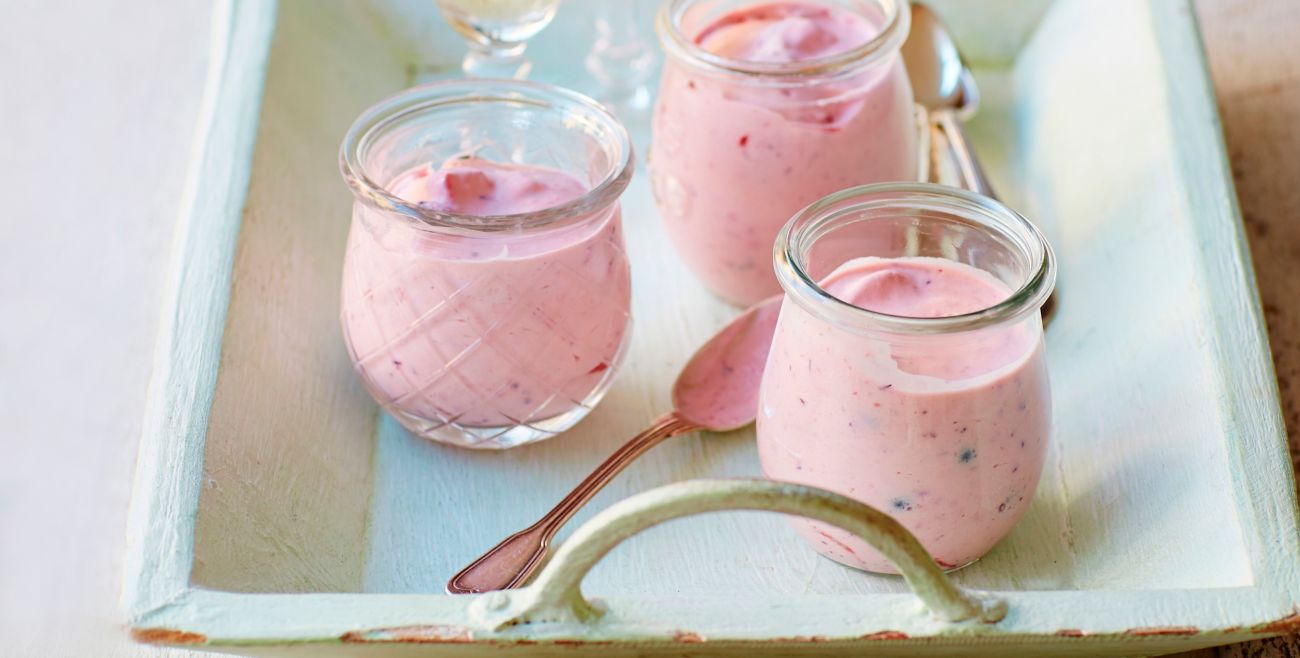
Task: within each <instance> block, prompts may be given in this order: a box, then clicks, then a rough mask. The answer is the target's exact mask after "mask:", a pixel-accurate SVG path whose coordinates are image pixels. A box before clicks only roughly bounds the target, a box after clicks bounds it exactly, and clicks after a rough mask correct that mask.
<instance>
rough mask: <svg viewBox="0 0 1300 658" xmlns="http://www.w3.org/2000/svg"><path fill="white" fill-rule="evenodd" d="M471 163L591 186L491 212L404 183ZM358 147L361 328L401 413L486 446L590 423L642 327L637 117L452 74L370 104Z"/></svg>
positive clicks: (350, 264)
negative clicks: (634, 313) (455, 207)
mask: <svg viewBox="0 0 1300 658" xmlns="http://www.w3.org/2000/svg"><path fill="white" fill-rule="evenodd" d="M469 158H474V159H476V160H475V161H480V162H481V161H488V162H493V163H500V164H501V165H503V166H505V167H510V168H512V170H515V171H527V170H534V171H538V170H542V169H544V170H545V171H549V172H550V173H551V174H556V175H567V176H568V177H571V178H572V179H576V180H577V181H578V182H580V183H581V184H582V185H583V187H584V189H586V193H585V194H583V195H582V196H580V197H578V198H576V199H573V200H571V201H568V202H565V203H561V204H560V205H556V206H553V207H546V208H542V209H539V210H535V211H532V212H525V213H519V214H504V215H494V216H474V215H465V214H456V213H452V212H443V211H439V210H437V209H436V208H435V207H431V206H430V205H429V204H426V203H411V202H408V201H407V200H404V199H402V198H400V197H398V196H396V195H394V194H393V193H391V191H390V189H391V188H392V187H393V185H392V184H393V182H394V181H395V180H397V179H398V178H399V177H401V176H403V175H404V174H405V175H409V172H411V171H412V170H413V169H414V168H418V167H420V166H423V165H429V164H432V165H433V166H434V167H435V168H436V167H437V166H438V163H446V162H456V161H457V160H458V159H469ZM340 159H341V167H342V171H343V177H344V179H345V180H346V181H347V183H348V185H349V186H350V187H351V189H352V192H353V194H354V195H355V197H356V200H355V203H354V205H353V214H352V228H351V232H350V234H349V237H348V245H347V254H346V256H345V263H344V271H343V295H342V323H343V330H344V337H345V340H346V342H347V347H348V350H349V353H350V355H351V357H352V361H353V363H354V365H355V366H356V370H357V372H358V373H359V374H360V375H361V378H362V380H363V381H364V382H365V385H366V388H367V389H368V390H369V391H370V393H371V395H373V396H374V398H375V400H377V401H378V402H379V404H380V405H381V406H382V407H383V408H384V410H386V411H387V412H388V413H390V414H391V415H392V416H393V417H394V418H396V419H397V420H398V421H399V422H400V423H401V424H402V425H404V426H405V427H406V428H407V429H409V430H410V431H411V432H413V433H415V434H417V435H419V436H421V437H424V438H427V439H431V440H434V441H441V442H445V443H451V444H455V445H460V446H466V447H472V448H508V447H512V446H516V445H520V444H524V443H529V442H533V441H537V440H541V439H544V438H547V437H550V436H554V435H555V434H557V433H559V432H562V431H564V430H566V429H568V428H569V427H571V426H573V425H574V424H575V423H577V422H578V421H579V420H581V419H582V418H583V417H584V416H585V415H586V414H587V413H588V412H589V411H590V410H591V409H592V407H593V406H594V405H595V404H596V403H597V402H598V401H599V400H600V398H601V396H603V395H604V393H605V392H606V391H607V390H608V389H609V386H610V383H611V380H612V378H613V377H614V374H615V372H616V371H617V370H618V367H619V364H620V362H621V361H622V359H623V355H624V352H625V347H626V345H627V342H628V335H629V329H630V322H631V315H630V312H629V311H630V301H631V281H630V272H629V267H628V260H627V254H626V250H625V248H624V242H623V231H622V219H621V215H620V212H619V205H618V198H619V195H620V194H622V192H623V190H624V189H625V188H626V187H627V184H628V181H629V180H630V179H631V177H632V147H631V144H630V142H629V141H628V136H627V132H626V131H625V130H624V129H623V127H622V125H620V124H619V122H618V121H617V120H616V119H615V118H614V117H613V116H612V115H611V114H610V113H609V112H607V111H606V110H605V109H603V108H602V107H601V106H600V105H599V104H597V103H595V102H594V101H592V100H590V99H588V98H586V97H584V96H581V95H579V94H577V93H574V92H571V91H567V90H564V89H560V88H557V87H554V86H550V85H544V84H540V83H530V82H523V81H487V80H470V81H455V82H445V83H438V84H433V85H427V86H423V87H417V88H414V89H411V90H409V91H406V92H403V93H401V94H399V95H397V96H394V97H392V98H389V99H388V100H385V101H383V102H381V103H379V104H377V105H375V106H374V107H372V108H370V109H369V110H367V111H366V112H365V113H363V114H362V115H361V116H360V117H359V118H358V119H357V120H356V122H355V123H354V124H353V125H352V128H351V129H350V130H349V131H348V133H347V136H346V137H345V139H344V142H343V145H342V149H341V153H340ZM539 168H540V169H539ZM557 172H558V174H557Z"/></svg>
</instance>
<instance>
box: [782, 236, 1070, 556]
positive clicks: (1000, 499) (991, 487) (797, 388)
mask: <svg viewBox="0 0 1300 658" xmlns="http://www.w3.org/2000/svg"><path fill="white" fill-rule="evenodd" d="M821 287H822V288H823V289H824V290H826V292H828V293H830V294H831V295H833V296H834V297H836V298H838V299H840V300H843V301H845V302H848V303H850V304H853V305H855V306H858V307H860V308H863V309H868V310H871V311H876V312H879V313H886V314H889V315H898V316H907V317H918V318H934V317H948V316H955V315H963V314H966V313H971V312H975V311H979V310H982V309H986V308H989V307H991V306H994V305H996V304H998V303H1000V302H1002V301H1003V300H1005V299H1006V298H1007V297H1008V296H1010V294H1011V290H1010V289H1008V288H1007V286H1006V285H1005V284H1003V283H1002V282H1001V281H999V280H998V279H996V278H994V277H993V276H992V275H990V274H988V273H987V272H984V271H982V270H979V269H976V268H974V267H971V266H969V265H964V264H961V263H957V262H954V261H949V260H944V259H939V258H923V257H903V258H877V257H867V258H856V259H853V260H850V261H848V262H847V263H845V264H843V265H841V266H840V267H839V268H837V269H836V270H835V271H834V272H832V273H831V274H830V275H829V276H827V277H826V278H825V279H824V280H823V281H822V282H821ZM757 422H758V445H759V455H760V458H761V460H762V464H763V470H764V472H765V473H766V474H767V475H768V477H771V478H773V479H777V480H786V481H791V482H799V483H804V484H811V485H815V486H819V487H823V488H826V489H830V490H832V491H837V492H839V493H842V494H845V495H847V496H850V497H853V498H856V499H858V500H861V501H863V502H865V503H868V504H870V505H872V506H875V507H876V508H878V509H880V510H882V511H884V512H887V513H888V514H890V515H891V516H893V517H894V518H895V519H897V520H898V521H899V522H900V523H902V524H903V526H905V527H906V528H907V529H908V530H910V531H911V532H912V533H913V534H914V535H916V537H917V539H919V540H920V541H921V544H922V545H923V546H925V548H926V549H927V550H928V551H929V552H930V554H931V555H932V556H933V557H934V558H935V559H936V561H937V562H938V563H939V564H940V566H943V567H945V568H956V567H960V566H963V565H965V564H968V563H970V562H972V561H974V560H976V559H978V558H979V557H980V556H982V555H984V553H986V552H987V551H988V550H989V549H990V548H992V547H993V545H994V544H996V543H997V542H998V541H999V540H1001V539H1002V538H1003V537H1004V536H1006V534H1007V533H1008V532H1010V530H1011V528H1012V526H1014V525H1015V523H1016V521H1017V520H1018V519H1019V518H1020V516H1021V514H1023V513H1024V511H1025V509H1026V508H1027V507H1028V506H1029V501H1030V500H1031V498H1032V496H1033V493H1034V489H1035V487H1036V486H1037V484H1038V479H1039V475H1040V473H1041V471H1042V466H1043V459H1044V454H1045V451H1046V446H1047V439H1048V430H1049V425H1050V392H1049V388H1048V379H1047V366H1046V362H1045V359H1044V356H1043V347H1042V330H1041V326H1040V325H1039V324H1038V322H1037V319H1036V317H1035V318H1033V319H1032V321H1022V322H1017V323H1013V324H1010V325H998V326H994V327H990V328H985V329H980V330H975V331H970V332H960V333H948V334H937V335H909V336H901V335H897V334H884V333H878V334H863V333H854V332H849V331H847V330H845V329H843V328H840V327H837V326H834V325H832V324H830V323H828V322H825V321H823V320H820V319H818V318H816V317H814V316H813V315H812V314H810V313H809V312H808V311H806V310H805V309H804V308H803V307H801V306H800V305H799V304H797V303H795V302H792V301H791V300H790V299H789V298H787V300H786V303H785V305H784V307H783V308H782V312H781V319H780V321H779V322H778V325H777V332H776V336H775V338H774V340H773V345H772V351H771V354H770V356H769V360H768V364H767V368H766V370H765V373H764V375H763V384H762V389H761V394H760V407H759V414H758V421H757ZM794 524H795V527H796V529H797V530H798V531H799V533H800V534H801V535H803V537H804V538H805V539H807V540H808V542H809V543H811V544H812V546H813V547H814V548H815V549H816V550H817V551H818V552H820V553H822V554H823V555H825V556H827V557H829V558H831V559H833V560H836V561H837V562H841V563H843V564H847V565H849V566H852V567H856V568H859V569H865V570H868V571H877V572H884V573H895V570H894V568H893V567H892V566H891V565H890V564H889V562H888V561H886V560H885V559H884V557H883V556H881V555H880V554H879V553H877V552H876V551H874V550H873V549H871V548H870V547H868V546H867V545H866V543H865V542H862V541H861V540H859V539H857V538H855V537H853V536H851V535H849V534H848V533H846V532H843V531H841V530H839V529H838V528H833V527H829V526H826V525H824V524H820V523H813V522H807V521H802V520H797V521H794Z"/></svg>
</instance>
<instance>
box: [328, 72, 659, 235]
mask: <svg viewBox="0 0 1300 658" xmlns="http://www.w3.org/2000/svg"><path fill="white" fill-rule="evenodd" d="M465 103H509V104H514V105H519V104H523V105H531V106H534V107H541V108H551V109H558V110H561V111H566V112H571V113H574V114H575V115H576V116H578V117H579V118H581V119H582V120H585V121H588V122H591V123H593V124H595V125H597V126H599V127H600V128H601V129H603V130H605V131H607V133H608V134H609V135H611V136H612V137H613V142H614V146H615V149H614V153H613V156H614V157H613V159H614V163H613V164H612V165H611V167H610V171H609V173H608V174H606V176H605V178H604V179H602V180H601V181H600V182H599V183H597V184H596V185H594V186H593V187H592V188H591V189H590V190H588V191H587V193H586V194H583V195H582V196H580V197H578V198H576V199H574V200H572V201H568V202H565V203H562V204H560V205H557V206H551V207H549V208H543V209H541V210H535V211H532V212H523V213H511V214H505V215H471V214H464V213H455V212H445V211H439V210H434V209H432V208H426V207H424V206H421V205H419V204H415V203H411V202H409V201H406V200H404V199H402V198H401V197H398V196H396V195H394V194H392V193H390V192H389V191H388V190H387V189H386V188H385V186H384V185H382V184H380V183H377V182H376V181H375V180H373V179H372V178H371V177H370V176H369V175H367V173H366V168H365V165H364V163H363V156H364V155H365V151H366V148H367V147H368V146H369V145H370V144H371V142H372V141H373V139H374V138H375V137H376V136H377V135H378V134H380V133H381V132H383V131H384V130H385V129H387V128H389V127H390V126H392V125H393V124H394V123H397V122H400V121H404V120H408V119H410V118H412V117H413V116H416V115H423V114H427V113H430V112H436V111H438V110H440V109H443V108H445V107H448V106H455V105H460V104H465ZM634 162H635V158H634V156H633V148H632V140H631V138H630V137H629V136H628V132H627V129H626V128H625V127H624V126H623V124H622V123H621V122H620V121H619V120H618V119H617V118H616V117H615V116H614V115H613V113H611V112H610V111H609V110H608V109H607V108H606V107H605V106H603V105H601V104H600V103H598V102H596V101H595V100H593V99H591V98H589V97H587V96H584V95H583V94H580V93H578V92H576V91H572V90H570V89H565V88H563V87H559V86H556V85H552V84H547V83H544V82H533V81H528V80H511V79H493V78H480V79H461V80H447V81H440V82H432V83H428V84H424V85H419V86H416V87H411V88H410V89H406V90H404V91H401V92H398V93H397V94H394V95H392V96H389V97H388V98H386V99H384V100H382V101H379V102H378V103H376V104H374V105H372V106H370V107H369V108H367V109H366V110H365V111H364V112H362V113H361V114H360V116H358V117H357V118H356V120H355V121H353V122H352V125H351V126H350V127H349V128H348V131H347V133H346V134H345V135H344V137H343V142H342V144H340V146H339V168H340V171H341V172H342V174H343V178H344V180H345V181H346V182H347V184H348V187H350V188H352V191H353V193H354V194H355V195H356V197H357V199H358V200H361V201H363V202H365V203H367V204H369V205H371V206H373V207H375V208H378V209H380V210H385V211H390V212H396V213H399V214H402V215H405V216H407V217H409V218H411V219H413V220H415V221H416V222H417V223H418V224H420V225H424V226H427V227H429V228H454V229H467V230H471V231H500V230H506V229H516V228H536V227H542V226H547V225H550V224H553V223H555V222H557V221H561V220H564V219H568V218H573V217H581V216H586V215H589V214H592V213H595V212H597V211H600V210H602V209H604V208H606V207H608V206H609V205H610V204H612V203H614V202H616V201H617V200H618V198H619V197H620V196H621V195H622V194H623V191H624V190H626V189H627V186H628V184H629V183H630V182H631V180H632V174H633V172H634V169H635V164H634Z"/></svg>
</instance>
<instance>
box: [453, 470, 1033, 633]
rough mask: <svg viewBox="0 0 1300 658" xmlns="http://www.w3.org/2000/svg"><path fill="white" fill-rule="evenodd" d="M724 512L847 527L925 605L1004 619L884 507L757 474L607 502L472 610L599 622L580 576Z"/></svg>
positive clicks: (491, 620) (493, 622)
mask: <svg viewBox="0 0 1300 658" xmlns="http://www.w3.org/2000/svg"><path fill="white" fill-rule="evenodd" d="M726 510H758V511H770V512H781V513H784V514H792V515H797V516H804V517H807V518H810V519H814V520H817V521H822V522H824V523H829V524H831V525H834V526H838V527H840V528H843V529H844V530H847V531H849V532H852V533H853V534H855V535H857V536H858V537H861V538H862V539H864V540H865V541H866V542H867V543H868V544H870V545H871V546H872V547H873V548H875V549H876V550H878V551H880V553H881V554H882V555H884V556H885V557H886V558H888V559H889V561H890V562H891V563H893V565H894V566H895V567H897V568H898V571H899V572H900V573H901V574H902V575H903V578H904V579H905V580H906V581H907V583H908V585H909V586H910V587H911V588H912V591H913V592H915V593H916V595H917V597H919V598H920V599H921V602H922V603H924V604H925V606H926V608H928V609H929V610H930V611H931V612H932V613H933V614H935V615H937V616H938V617H939V618H941V619H943V620H945V621H949V622H958V621H964V620H968V619H979V620H980V621H983V622H986V623H995V622H997V621H1000V620H1001V619H1002V618H1003V617H1005V616H1006V613H1007V604H1006V601H1004V600H1002V599H999V598H997V597H994V596H991V595H989V594H987V593H984V592H977V591H968V590H964V589H962V588H961V587H958V586H957V585H955V584H954V583H953V582H952V581H951V580H950V579H949V578H948V576H947V575H946V574H945V573H943V571H942V570H941V569H939V567H938V566H937V565H936V564H935V563H934V560H932V559H931V558H930V555H929V553H927V552H926V551H925V549H924V548H922V547H921V544H920V542H918V541H917V540H916V537H914V536H912V533H910V532H908V531H907V530H906V529H904V528H903V526H902V525H901V524H899V523H898V522H897V521H895V520H894V519H892V518H890V517H889V515H887V514H885V513H884V512H881V511H879V510H877V509H875V508H873V507H871V506H869V505H866V504H864V503H861V502H858V501H856V500H853V499H851V498H848V497H845V496H841V495H839V494H836V493H832V492H830V491H826V490H824V489H818V488H815V487H808V486H804V485H798V484H791V483H786V482H774V481H771V480H761V479H732V480H691V481H687V482H679V483H676V484H670V485H667V486H664V487H659V488H657V489H652V490H650V491H647V492H644V493H641V494H638V495H636V496H632V497H631V498H627V499H625V500H622V501H620V502H618V503H616V504H614V505H611V506H610V507H609V508H608V509H606V510H604V511H602V512H601V513H600V514H597V515H596V516H595V517H593V518H592V519H591V520H590V521H588V522H586V523H585V524H583V526H582V527H581V528H579V529H578V530H577V531H576V532H574V533H573V536H571V537H570V538H569V539H568V541H565V542H564V544H563V545H561V546H560V548H559V550H558V551H557V552H556V554H555V557H554V558H553V559H552V560H551V561H550V563H549V564H547V565H546V568H545V569H543V571H542V573H541V574H539V575H538V576H537V579H536V580H535V581H534V582H533V583H532V584H530V585H528V586H527V587H524V588H522V589H518V590H508V591H499V592H488V593H486V594H484V595H482V596H481V597H479V598H478V599H477V600H476V601H474V604H473V605H472V607H471V612H472V614H474V616H476V617H477V618H478V620H479V621H480V622H482V623H484V624H485V625H486V626H488V627H490V628H492V629H493V630H500V629H502V628H506V627H509V626H513V625H517V624H531V623H540V622H588V621H592V620H595V619H598V618H599V617H600V616H601V615H602V614H603V612H604V610H603V608H602V607H601V606H600V605H599V604H595V603H592V602H591V601H588V600H587V599H586V598H585V597H584V596H583V595H582V580H583V578H584V577H586V575H587V572H588V571H590V570H591V568H592V567H594V566H595V565H596V563H597V562H599V561H600V560H601V558H603V557H605V554H607V553H609V552H610V551H611V550H613V548H614V547H615V546H617V545H618V544H619V542H622V541H623V540H624V539H627V538H628V537H631V536H632V535H635V534H637V533H638V532H641V531H642V530H645V529H647V528H650V527H652V526H655V525H658V524H660V523H663V522H664V521H669V520H672V519H675V518H679V517H683V516H692V515H695V514H703V513H705V512H718V511H726Z"/></svg>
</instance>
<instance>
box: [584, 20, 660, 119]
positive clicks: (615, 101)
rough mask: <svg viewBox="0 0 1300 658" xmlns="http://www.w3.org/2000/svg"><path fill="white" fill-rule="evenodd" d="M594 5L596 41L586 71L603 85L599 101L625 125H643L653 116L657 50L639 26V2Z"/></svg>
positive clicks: (599, 91)
mask: <svg viewBox="0 0 1300 658" xmlns="http://www.w3.org/2000/svg"><path fill="white" fill-rule="evenodd" d="M594 5H595V6H594V7H593V9H594V10H595V16H596V21H595V27H596V41H595V43H594V44H593V45H592V48H591V51H590V52H588V53H587V58H586V68H587V71H588V72H589V73H591V75H592V77H594V78H595V79H596V81H597V82H598V83H600V89H599V90H598V91H597V92H596V94H595V95H596V98H597V100H599V101H601V102H602V103H604V104H605V105H606V106H607V107H609V108H610V109H612V110H613V111H614V114H616V115H618V116H619V118H621V119H622V120H623V123H624V124H639V123H641V122H642V121H644V120H645V119H646V118H648V116H649V112H648V110H649V109H650V85H649V82H650V79H651V77H653V76H654V72H655V71H654V66H655V59H656V57H655V50H654V48H652V47H651V45H650V43H649V42H648V41H647V40H646V39H645V38H644V35H643V34H641V30H640V28H639V26H638V25H637V20H636V3H635V2H630V1H626V0H615V1H611V0H597V1H596V2H595V3H594Z"/></svg>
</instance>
